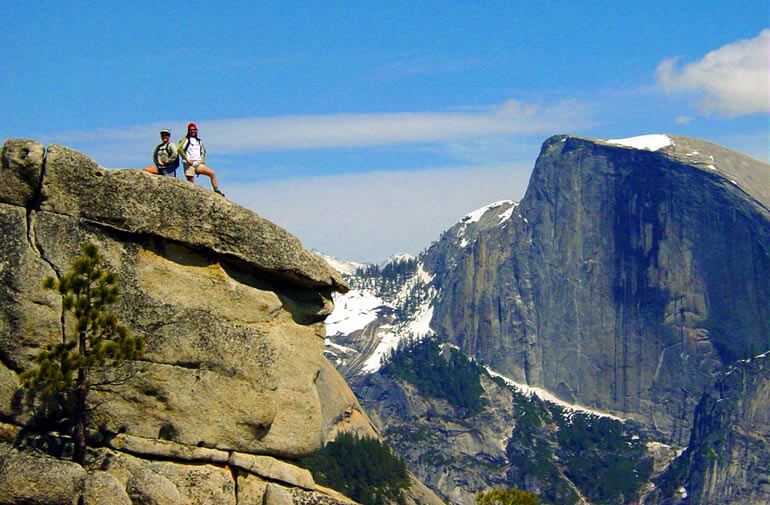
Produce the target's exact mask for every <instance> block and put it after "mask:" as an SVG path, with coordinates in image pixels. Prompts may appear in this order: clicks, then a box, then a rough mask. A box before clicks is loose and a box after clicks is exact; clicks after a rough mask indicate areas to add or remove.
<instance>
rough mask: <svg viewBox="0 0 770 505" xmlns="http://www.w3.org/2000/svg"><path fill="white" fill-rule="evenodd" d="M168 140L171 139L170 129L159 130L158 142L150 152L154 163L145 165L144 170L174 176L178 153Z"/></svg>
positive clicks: (177, 166) (177, 165)
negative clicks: (148, 165)
mask: <svg viewBox="0 0 770 505" xmlns="http://www.w3.org/2000/svg"><path fill="white" fill-rule="evenodd" d="M169 140H171V131H170V130H166V129H163V130H161V131H160V144H158V145H157V147H155V151H153V152H152V162H153V163H154V165H153V166H150V167H145V169H144V171H145V172H149V173H151V174H155V175H168V176H170V177H176V169H177V168H179V154H178V153H177V150H176V147H175V146H174V145H173V144H172V143H171V142H169Z"/></svg>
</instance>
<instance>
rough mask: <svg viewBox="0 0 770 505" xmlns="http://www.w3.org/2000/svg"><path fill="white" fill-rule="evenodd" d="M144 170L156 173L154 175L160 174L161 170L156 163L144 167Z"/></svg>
mask: <svg viewBox="0 0 770 505" xmlns="http://www.w3.org/2000/svg"><path fill="white" fill-rule="evenodd" d="M143 170H144V171H145V172H149V173H151V174H154V175H160V172H158V167H156V166H155V165H152V166H150V167H144V169H143Z"/></svg>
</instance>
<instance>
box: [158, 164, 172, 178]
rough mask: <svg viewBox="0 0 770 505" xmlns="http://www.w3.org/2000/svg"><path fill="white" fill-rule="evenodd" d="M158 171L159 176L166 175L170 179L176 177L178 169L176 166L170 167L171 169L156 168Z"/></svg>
mask: <svg viewBox="0 0 770 505" xmlns="http://www.w3.org/2000/svg"><path fill="white" fill-rule="evenodd" d="M156 168H157V169H158V174H160V175H166V176H168V177H176V169H177V167H175V166H169V167H156Z"/></svg>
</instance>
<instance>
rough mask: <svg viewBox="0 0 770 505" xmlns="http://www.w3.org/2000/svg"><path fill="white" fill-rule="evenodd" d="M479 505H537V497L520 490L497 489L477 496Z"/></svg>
mask: <svg viewBox="0 0 770 505" xmlns="http://www.w3.org/2000/svg"><path fill="white" fill-rule="evenodd" d="M476 504H477V505H537V504H538V499H537V495H534V494H532V493H528V492H527V491H524V490H521V489H518V488H515V487H514V488H510V489H504V488H495V489H490V490H488V491H484V492H483V493H478V494H477V495H476Z"/></svg>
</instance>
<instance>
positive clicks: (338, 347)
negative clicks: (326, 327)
mask: <svg viewBox="0 0 770 505" xmlns="http://www.w3.org/2000/svg"><path fill="white" fill-rule="evenodd" d="M324 346H326V347H331V348H332V349H334V350H337V351H339V352H343V353H345V354H358V351H356V350H355V349H353V348H352V347H345V346H344V345H339V344H335V343H334V342H332V341H331V339H330V338H329V337H326V338H325V339H324Z"/></svg>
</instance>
